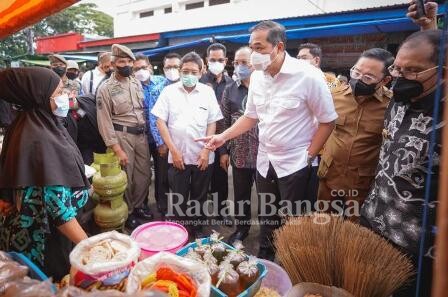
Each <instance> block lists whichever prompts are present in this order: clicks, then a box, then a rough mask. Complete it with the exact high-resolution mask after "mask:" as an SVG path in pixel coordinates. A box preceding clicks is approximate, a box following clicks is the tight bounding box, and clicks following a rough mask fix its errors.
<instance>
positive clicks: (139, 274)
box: [126, 252, 211, 297]
mask: <svg viewBox="0 0 448 297" xmlns="http://www.w3.org/2000/svg"><path fill="white" fill-rule="evenodd" d="M160 267H169V268H171V269H173V270H175V271H176V272H178V273H186V274H188V275H189V276H190V277H191V278H192V279H193V281H194V282H195V283H196V287H197V297H208V296H210V286H211V278H210V275H209V273H208V270H207V267H206V266H205V265H204V264H203V263H200V262H198V261H194V260H190V259H186V258H182V257H179V256H176V255H174V254H171V253H167V252H160V253H158V254H156V255H154V256H152V257H150V258H146V259H145V260H143V261H141V262H139V263H138V264H137V265H135V267H134V269H133V270H132V271H131V274H130V275H129V278H128V284H127V286H126V293H128V294H135V293H137V292H139V291H140V290H141V283H142V281H143V280H144V279H145V278H146V277H147V276H148V275H150V274H152V273H154V272H156V271H157V269H159V268H160Z"/></svg>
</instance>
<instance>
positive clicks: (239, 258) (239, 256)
mask: <svg viewBox="0 0 448 297" xmlns="http://www.w3.org/2000/svg"><path fill="white" fill-rule="evenodd" d="M234 247H235V250H232V251H230V252H229V253H228V254H227V256H226V257H225V258H224V260H227V261H229V262H230V264H232V265H233V267H235V268H237V267H238V265H239V264H240V263H241V262H243V261H245V260H246V259H247V255H246V254H245V253H244V252H243V250H242V249H243V248H244V246H243V244H242V242H241V241H237V242H236V243H235V244H234Z"/></svg>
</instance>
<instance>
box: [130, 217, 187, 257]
mask: <svg viewBox="0 0 448 297" xmlns="http://www.w3.org/2000/svg"><path fill="white" fill-rule="evenodd" d="M131 238H132V239H134V240H135V241H136V242H137V243H138V245H139V246H140V249H141V253H140V260H143V259H145V258H147V257H150V256H152V255H154V254H157V253H158V252H162V251H164V252H170V253H176V251H177V250H178V249H180V248H181V247H183V246H184V245H185V244H186V243H187V241H188V232H187V230H186V229H185V228H184V227H183V226H182V225H179V224H176V223H173V222H151V223H147V224H143V225H141V226H139V227H138V228H137V229H135V230H134V232H132V234H131Z"/></svg>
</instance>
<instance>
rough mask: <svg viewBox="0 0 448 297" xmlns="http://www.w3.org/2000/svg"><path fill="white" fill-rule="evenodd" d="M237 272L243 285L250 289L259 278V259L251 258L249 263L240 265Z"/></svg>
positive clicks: (245, 262)
mask: <svg viewBox="0 0 448 297" xmlns="http://www.w3.org/2000/svg"><path fill="white" fill-rule="evenodd" d="M237 272H238V274H239V275H240V278H241V283H242V285H243V286H244V287H245V288H248V287H250V286H251V285H252V284H253V283H255V281H256V280H257V279H258V276H259V271H258V266H257V258H255V257H250V258H249V260H248V261H244V262H242V263H240V264H239V265H238V268H237Z"/></svg>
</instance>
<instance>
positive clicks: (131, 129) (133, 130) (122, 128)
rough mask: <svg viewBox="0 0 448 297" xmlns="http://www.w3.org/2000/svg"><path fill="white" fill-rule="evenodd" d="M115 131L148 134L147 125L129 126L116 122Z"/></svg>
mask: <svg viewBox="0 0 448 297" xmlns="http://www.w3.org/2000/svg"><path fill="white" fill-rule="evenodd" d="M114 129H115V131H120V132H126V133H130V134H134V135H140V134H146V132H147V130H146V127H145V126H137V127H129V126H123V125H119V124H114Z"/></svg>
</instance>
